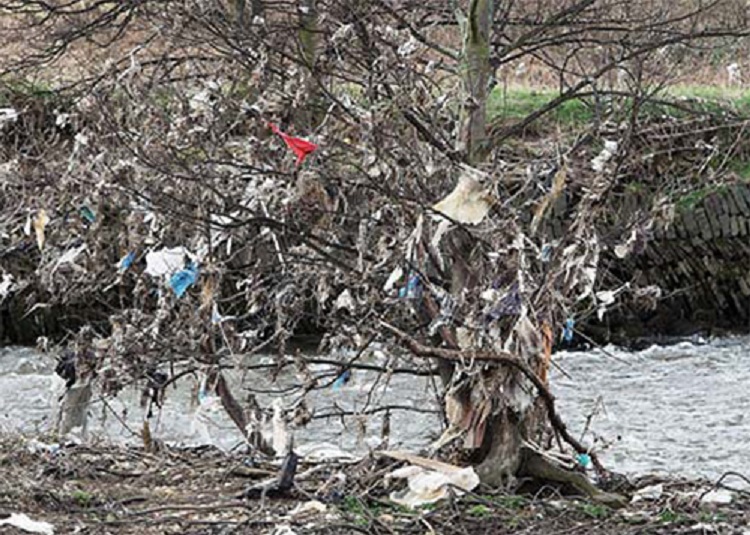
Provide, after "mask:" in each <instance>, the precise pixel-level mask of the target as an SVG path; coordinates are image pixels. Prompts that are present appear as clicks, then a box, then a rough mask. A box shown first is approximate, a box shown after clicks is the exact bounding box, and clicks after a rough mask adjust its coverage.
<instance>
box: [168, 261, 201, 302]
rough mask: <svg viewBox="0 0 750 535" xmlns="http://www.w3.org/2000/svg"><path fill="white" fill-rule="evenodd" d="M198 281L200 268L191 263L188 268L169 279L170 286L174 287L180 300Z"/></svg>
mask: <svg viewBox="0 0 750 535" xmlns="http://www.w3.org/2000/svg"><path fill="white" fill-rule="evenodd" d="M197 280H198V266H197V265H196V264H195V262H190V264H188V267H186V268H185V269H181V270H180V271H178V272H177V273H175V274H174V275H172V278H170V279H169V285H170V286H171V287H172V290H173V291H174V293H175V295H176V296H177V297H178V298H180V297H182V296H183V295H184V294H185V292H186V291H187V289H188V288H190V287H191V286H192V285H193V284H195V281H197Z"/></svg>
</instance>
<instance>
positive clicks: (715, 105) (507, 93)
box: [487, 85, 750, 126]
mask: <svg viewBox="0 0 750 535" xmlns="http://www.w3.org/2000/svg"><path fill="white" fill-rule="evenodd" d="M558 95H559V92H558V91H556V90H553V89H532V88H528V87H517V86H513V87H499V86H498V87H495V88H494V89H493V90H492V92H491V93H490V95H489V98H488V101H487V116H488V119H489V120H490V121H493V120H498V119H511V120H513V119H516V120H518V119H523V118H524V117H526V116H527V115H529V114H530V113H532V112H534V111H536V110H538V109H540V108H541V107H543V106H545V105H546V104H548V103H549V102H551V101H552V100H553V99H554V98H556V97H557V96H558ZM662 98H663V99H664V100H678V101H679V100H691V101H697V104H700V105H701V108H702V109H704V110H705V111H709V112H719V111H722V110H724V109H730V110H733V111H735V112H737V113H740V114H747V115H750V90H741V89H736V88H728V87H721V86H693V85H677V86H673V87H670V88H668V89H666V90H665V91H664V93H663V95H662ZM589 101H590V99H588V98H573V99H571V100H568V101H566V102H563V103H562V104H561V105H560V106H558V107H557V108H556V109H554V110H552V111H551V112H550V113H549V114H548V115H547V117H546V118H543V119H541V121H542V122H544V123H545V124H554V125H559V126H576V125H581V124H585V123H587V122H589V121H591V120H592V119H593V118H594V112H593V109H592V106H591V104H590V102H589ZM643 111H644V112H646V113H654V114H669V115H674V116H680V115H682V114H683V113H684V112H680V111H679V110H677V109H676V108H673V107H671V106H665V105H662V104H651V105H648V106H644V108H643Z"/></svg>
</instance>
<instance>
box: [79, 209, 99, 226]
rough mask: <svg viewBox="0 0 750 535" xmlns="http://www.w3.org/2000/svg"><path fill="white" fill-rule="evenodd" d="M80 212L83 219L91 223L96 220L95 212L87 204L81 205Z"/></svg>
mask: <svg viewBox="0 0 750 535" xmlns="http://www.w3.org/2000/svg"><path fill="white" fill-rule="evenodd" d="M80 214H81V217H82V218H83V219H85V220H86V221H87V222H89V223H92V224H93V223H94V222H96V214H95V213H94V211H93V210H92V209H91V208H89V207H88V206H85V205H84V206H82V207H81V210H80Z"/></svg>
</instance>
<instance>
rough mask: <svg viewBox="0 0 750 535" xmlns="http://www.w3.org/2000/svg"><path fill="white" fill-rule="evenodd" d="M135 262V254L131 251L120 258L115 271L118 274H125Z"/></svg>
mask: <svg viewBox="0 0 750 535" xmlns="http://www.w3.org/2000/svg"><path fill="white" fill-rule="evenodd" d="M134 261H135V253H134V252H133V251H130V252H129V253H128V254H126V255H125V256H123V257H122V258H120V261H119V262H118V263H117V271H119V272H120V273H125V272H126V271H127V270H128V268H130V266H132V265H133V262H134Z"/></svg>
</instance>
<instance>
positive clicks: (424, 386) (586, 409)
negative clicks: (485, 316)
mask: <svg viewBox="0 0 750 535" xmlns="http://www.w3.org/2000/svg"><path fill="white" fill-rule="evenodd" d="M605 351H606V353H605V352H602V351H600V350H595V351H588V352H575V353H574V352H560V353H557V354H556V355H555V356H554V359H555V363H556V365H557V367H558V368H557V369H556V370H555V372H554V373H553V374H552V386H553V391H554V393H555V395H556V396H557V400H558V410H559V412H560V414H561V415H562V417H563V419H564V420H565V421H566V422H567V423H568V424H569V427H570V429H571V430H573V431H574V432H575V433H576V434H577V435H580V434H582V433H583V438H584V442H585V443H587V444H591V443H594V444H596V447H597V449H599V450H601V451H602V453H601V455H602V458H603V461H604V462H605V464H606V465H607V466H608V467H609V468H611V469H613V470H615V471H619V472H623V473H626V474H630V475H638V474H646V473H662V474H670V475H681V476H688V477H696V476H703V477H708V478H711V479H714V478H717V477H718V476H720V475H721V474H722V473H724V472H725V471H727V470H735V471H739V472H743V471H744V469H745V466H744V462H745V461H746V459H747V458H748V454H749V453H750V451H749V450H750V419H748V418H746V417H745V412H746V409H747V407H748V406H750V388H749V387H748V385H750V365H748V364H747V358H746V353H748V352H750V338H747V337H737V338H724V339H716V340H711V341H709V342H706V341H703V340H696V341H693V342H682V343H679V344H676V345H672V346H667V347H661V346H653V347H651V348H648V349H646V350H643V351H638V352H630V351H623V350H620V349H617V348H611V347H609V348H606V350H605ZM257 358H258V357H256V359H257ZM325 370H328V371H329V372H330V368H325V367H324V366H320V367H318V368H314V369H313V371H314V372H315V373H322V372H324V371H325ZM241 375H243V374H241V373H240V372H236V373H234V374H233V375H232V376H231V377H230V382H231V383H232V384H233V388H234V390H235V394H236V395H237V397H238V398H239V399H240V401H242V400H243V399H244V392H243V387H242V385H250V384H251V385H254V386H255V387H256V388H258V387H259V386H258V385H261V384H262V383H263V382H266V383H268V380H267V379H266V376H265V375H260V374H259V375H254V374H253V373H251V372H246V373H245V374H244V382H243V381H241V379H243V377H242V376H241ZM294 380H295V379H294V377H293V376H291V374H290V377H281V378H280V379H279V381H278V382H277V383H276V384H275V385H270V384H267V385H266V386H264V387H263V388H266V387H270V388H277V389H278V388H282V389H283V388H284V386H285V385H291V384H292V383H293V381H294ZM381 382H382V381H381ZM381 382H378V380H377V377H376V376H375V375H374V374H370V373H365V372H356V373H355V374H354V375H353V377H352V379H351V380H350V381H349V382H348V383H346V384H344V385H342V386H341V387H340V388H331V387H329V388H326V389H324V390H322V391H319V392H316V393H314V394H313V395H312V396H311V398H310V408H311V409H312V410H313V414H315V415H317V416H318V418H317V419H313V420H312V422H311V423H310V424H309V425H308V426H307V427H305V428H303V429H299V430H297V431H296V432H295V441H296V442H295V443H296V445H297V446H298V448H302V449H306V450H308V451H309V450H310V449H311V448H313V447H314V446H317V447H319V449H324V448H322V447H321V446H322V445H323V444H325V445H327V446H326V447H327V448H328V449H329V450H331V449H333V448H338V449H341V450H344V451H349V452H352V453H355V452H362V451H366V450H367V448H368V447H374V446H375V445H376V444H377V443H378V442H379V440H380V433H381V425H382V423H381V418H382V414H383V413H377V414H375V415H373V416H372V417H370V418H369V419H367V420H364V419H358V418H354V417H348V418H345V419H342V418H340V417H331V418H321V416H322V415H325V414H326V413H328V414H331V413H335V412H337V411H338V410H339V409H343V410H347V411H356V410H359V409H361V408H362V407H363V406H364V404H365V403H366V400H367V396H368V395H370V396H371V399H370V402H371V404H370V405H369V406H370V407H374V406H377V404H379V403H382V404H388V405H395V406H401V407H403V406H409V407H418V408H420V409H421V410H422V411H424V412H421V413H413V412H407V411H404V410H400V409H394V410H393V411H391V422H390V427H391V430H392V431H391V435H390V447H392V448H406V449H413V450H416V449H418V448H420V447H422V446H424V445H426V444H427V443H429V442H430V441H432V440H434V439H435V438H437V436H438V435H439V432H440V420H439V417H438V415H437V414H436V413H431V412H429V411H430V410H431V409H434V407H435V402H434V399H435V396H434V390H433V388H432V386H431V384H430V381H429V380H427V379H426V378H424V377H412V376H409V375H394V376H393V377H392V378H391V380H390V382H388V384H385V383H383V384H381ZM62 383H63V382H62V380H61V379H59V378H58V377H57V376H56V375H55V374H54V359H52V358H50V357H48V356H45V355H39V354H38V353H36V352H35V351H34V350H32V349H27V348H0V431H1V432H5V433H23V434H26V435H35V434H38V433H43V432H45V431H47V430H49V429H50V427H51V426H52V424H53V423H54V412H55V406H56V403H57V399H58V397H59V395H60V394H61V392H62V391H63V388H64V385H63V384H62ZM197 386H198V383H197V380H196V379H192V378H187V379H186V380H184V381H182V382H181V383H180V384H179V386H178V387H177V388H174V389H170V390H169V391H168V392H167V396H166V401H165V404H164V406H163V408H162V409H161V410H159V411H156V412H155V414H154V418H153V420H152V424H151V429H152V434H153V435H154V436H155V437H157V438H159V439H161V440H164V441H167V442H172V443H180V444H185V445H194V444H204V443H212V444H215V445H217V446H219V447H222V448H231V447H232V446H235V445H237V444H238V443H239V435H238V433H237V431H236V430H235V428H234V427H233V426H232V424H231V422H230V421H229V420H228V418H227V417H226V415H225V414H224V413H223V411H222V410H221V409H220V408H219V407H218V401H217V400H215V399H210V398H209V399H206V398H204V399H203V402H202V403H199V402H197V401H196V400H195V398H196V395H195V393H196V392H197V390H198V388H197ZM139 399H140V392H139V391H137V390H136V389H134V388H133V389H129V390H127V391H125V392H123V393H122V394H121V395H120V396H119V397H118V398H116V399H109V400H106V401H103V400H101V399H100V398H97V397H96V396H95V399H94V401H93V403H92V408H91V413H90V418H89V427H88V430H87V436H88V437H89V439H90V440H102V439H103V440H110V441H116V442H138V441H139V440H140V439H139V437H138V436H137V432H138V430H139V429H140V425H141V422H142V420H143V409H142V408H141V407H140V404H139ZM258 399H259V401H260V402H261V404H262V405H270V401H271V396H270V395H268V394H259V395H258ZM283 399H284V401H285V402H289V401H290V400H291V399H292V398H291V397H290V395H289V394H287V395H286V397H284V398H283ZM313 449H314V448H313Z"/></svg>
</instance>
